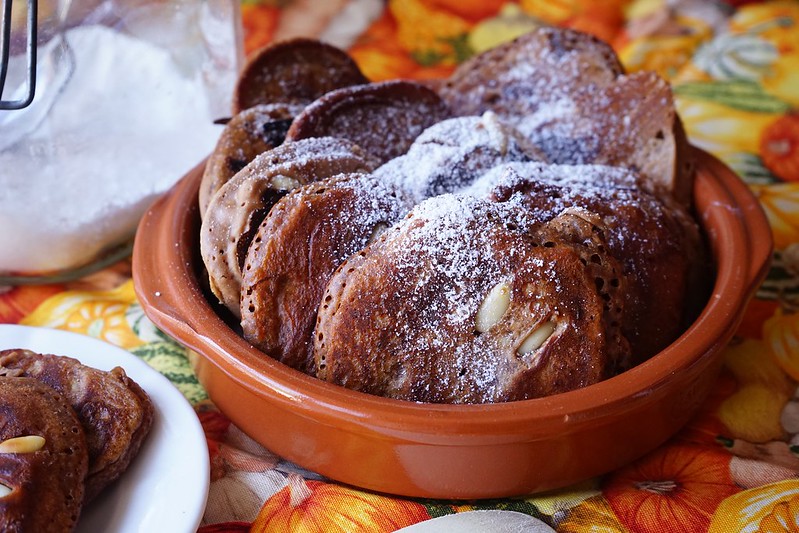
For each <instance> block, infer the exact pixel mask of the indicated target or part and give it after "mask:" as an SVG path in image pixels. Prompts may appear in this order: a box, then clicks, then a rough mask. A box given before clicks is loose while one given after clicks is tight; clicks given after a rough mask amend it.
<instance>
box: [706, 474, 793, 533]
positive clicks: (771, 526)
mask: <svg viewBox="0 0 799 533" xmlns="http://www.w3.org/2000/svg"><path fill="white" fill-rule="evenodd" d="M728 531H751V532H761V533H770V532H774V533H776V532H788V531H799V480H797V479H791V480H786V481H780V482H777V483H772V484H770V485H765V486H763V487H758V488H754V489H749V490H745V491H742V492H739V493H738V494H734V495H732V496H730V497H728V498H726V499H725V500H724V501H722V502H721V504H720V505H719V506H718V508H717V509H716V512H715V513H714V514H713V518H712V520H711V522H710V527H709V528H708V533H727V532H728Z"/></svg>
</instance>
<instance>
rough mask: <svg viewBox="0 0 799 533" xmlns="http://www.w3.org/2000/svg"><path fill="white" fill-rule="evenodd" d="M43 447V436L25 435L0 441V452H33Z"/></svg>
mask: <svg viewBox="0 0 799 533" xmlns="http://www.w3.org/2000/svg"><path fill="white" fill-rule="evenodd" d="M43 447H44V437H40V436H39V435H25V436H22V437H14V438H11V439H8V440H4V441H3V442H0V453H33V452H36V451H39V450H41V449H42V448H43Z"/></svg>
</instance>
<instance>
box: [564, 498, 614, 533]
mask: <svg viewBox="0 0 799 533" xmlns="http://www.w3.org/2000/svg"><path fill="white" fill-rule="evenodd" d="M625 531H627V529H626V528H625V527H624V526H623V525H622V524H621V522H619V519H618V518H617V517H616V514H615V513H614V512H613V509H611V507H610V505H608V502H607V500H605V498H603V497H602V495H601V494H600V495H597V496H592V497H591V498H588V499H587V500H585V501H583V502H582V503H580V504H579V505H577V506H576V507H572V508H571V510H569V512H568V514H567V515H566V517H565V519H564V520H563V521H561V522H559V523H558V532H559V533H584V532H591V533H623V532H625Z"/></svg>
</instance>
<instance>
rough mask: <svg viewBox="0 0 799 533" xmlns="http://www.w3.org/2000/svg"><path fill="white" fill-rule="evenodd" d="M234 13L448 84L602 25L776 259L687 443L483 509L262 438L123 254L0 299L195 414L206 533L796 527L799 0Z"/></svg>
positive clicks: (256, 24)
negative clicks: (98, 344)
mask: <svg viewBox="0 0 799 533" xmlns="http://www.w3.org/2000/svg"><path fill="white" fill-rule="evenodd" d="M242 15H243V23H244V30H245V32H244V36H245V48H246V50H247V51H252V50H254V49H256V48H258V47H260V46H262V45H264V44H266V43H268V42H270V41H271V40H276V39H282V38H287V37H291V36H297V35H308V36H318V37H321V38H323V39H325V40H328V41H330V42H333V43H334V44H337V45H339V46H341V47H343V48H345V49H347V50H349V52H350V53H351V54H352V56H353V57H354V58H355V59H356V60H357V62H358V63H359V64H360V66H361V68H362V70H363V71H364V73H365V74H366V75H367V76H368V77H369V78H371V79H373V80H381V79H388V78H397V77H404V78H430V77H440V76H445V75H447V74H448V73H449V72H451V70H452V69H453V68H454V66H455V65H456V64H457V63H458V62H460V61H462V60H464V59H465V58H467V57H469V56H470V55H471V54H474V53H475V52H479V51H482V50H485V49H487V48H489V47H491V46H493V45H496V44H497V43H499V42H502V41H503V40H506V39H509V38H512V37H514V36H516V35H519V34H520V33H522V32H525V31H527V30H529V29H531V28H534V27H536V26H538V25H541V24H557V25H563V26H568V27H572V28H576V29H579V30H583V31H587V32H590V33H593V34H595V35H597V36H599V37H601V38H603V39H605V40H607V41H608V42H610V43H612V44H613V46H614V47H615V48H616V50H617V51H618V53H619V55H620V57H621V58H622V61H623V62H624V64H625V66H626V67H627V69H628V70H630V71H635V70H640V69H652V70H656V71H657V72H659V73H660V74H661V75H662V76H664V77H666V78H667V79H669V80H670V81H671V82H672V83H673V87H674V91H675V94H676V97H677V98H676V99H677V105H678V110H679V112H680V114H681V116H682V119H683V121H684V123H685V126H686V130H687V132H688V135H689V138H690V140H691V141H692V142H693V143H694V144H696V145H698V146H700V147H702V148H704V149H706V150H708V151H710V152H712V153H714V154H716V155H717V156H719V157H720V158H721V159H722V160H724V161H725V162H726V163H727V164H728V165H730V166H731V167H732V168H733V169H734V170H735V171H736V172H737V173H738V174H739V175H740V176H741V177H742V178H743V179H744V180H745V181H746V182H747V183H748V184H749V185H750V187H751V188H752V190H753V191H754V192H755V194H756V195H757V197H758V198H759V199H760V201H761V202H762V205H763V207H764V209H765V211H766V213H767V216H768V218H769V220H770V222H771V225H772V228H773V232H774V240H775V248H776V250H775V255H774V262H773V267H772V269H771V272H770V273H769V275H768V278H767V280H766V281H765V282H764V283H763V285H762V287H761V288H760V290H759V291H758V293H757V296H756V298H755V300H753V301H752V303H751V304H750V305H749V308H748V310H747V312H746V316H745V318H744V321H743V323H742V325H741V326H740V328H739V330H738V332H737V335H736V337H735V339H734V340H733V341H732V342H731V343H730V345H729V347H728V348H727V349H726V353H725V365H724V369H723V371H722V374H721V376H720V377H719V379H718V381H717V383H716V386H715V388H714V390H713V392H712V394H711V396H710V398H709V399H708V400H707V402H706V403H705V405H704V407H703V409H701V412H699V413H698V414H697V416H696V417H695V418H694V419H693V420H692V421H691V422H690V423H689V424H688V425H687V426H686V427H685V428H684V429H683V430H682V431H681V432H680V433H678V434H677V435H676V436H675V437H674V438H672V439H671V440H670V441H669V442H667V443H666V444H665V445H663V446H662V447H660V448H659V449H657V450H655V451H653V452H652V453H650V454H648V455H647V456H645V457H643V458H642V459H640V460H638V461H636V462H635V463H633V464H631V465H629V466H626V467H624V468H622V469H620V470H618V471H615V472H612V473H610V474H608V475H605V476H603V477H601V478H597V479H592V480H589V481H586V482H584V483H581V484H579V485H578V486H573V487H569V488H566V489H563V490H559V491H555V492H552V493H547V494H537V495H530V496H528V497H519V498H513V499H503V500H492V501H477V502H447V501H421V500H407V499H400V498H392V497H389V496H385V495H376V494H371V493H368V492H363V491H359V490H355V489H353V488H348V487H344V486H341V485H337V484H336V483H333V482H330V481H328V480H325V479H323V478H321V477H320V476H317V475H315V474H313V473H311V472H308V471H305V470H303V469H301V468H299V467H297V466H296V465H293V464H291V463H288V462H286V461H284V460H282V459H281V458H280V457H278V456H276V455H275V454H273V453H271V452H270V451H269V450H265V449H263V448H262V447H260V446H259V445H257V444H256V443H254V442H253V441H251V440H250V439H249V438H248V437H247V436H246V435H244V434H243V433H242V432H241V431H240V430H239V429H238V428H236V427H235V426H234V425H233V424H231V423H230V421H229V420H227V419H226V418H225V416H224V415H223V414H222V413H220V412H219V411H218V410H217V409H216V408H215V407H214V405H213V404H212V403H211V402H210V401H209V399H208V397H207V395H206V393H205V391H204V390H203V388H202V386H201V385H200V384H199V383H198V382H197V380H196V378H195V376H194V374H193V373H192V370H191V368H190V366H189V363H188V359H187V352H186V349H185V348H183V347H182V346H180V345H179V344H177V343H176V342H175V341H173V340H172V339H170V338H169V337H168V336H166V335H165V334H163V333H162V332H160V331H159V330H158V329H157V328H156V327H155V326H154V325H153V324H152V323H151V322H150V321H149V320H148V319H147V317H146V316H145V315H144V313H143V311H142V309H141V307H140V305H139V304H138V302H137V301H136V297H135V294H134V292H133V285H132V281H131V273H130V263H129V261H122V262H120V263H118V264H116V265H114V266H113V267H111V268H108V269H106V270H104V271H102V272H99V273H96V274H92V275H89V276H87V277H85V278H83V279H80V280H78V281H75V282H70V283H68V284H61V285H45V286H21V287H13V288H12V287H3V288H0V322H4V323H20V324H27V325H35V326H44V327H52V328H60V329H66V330H71V331H76V332H80V333H84V334H86V335H90V336H94V337H98V338H101V339H104V340H106V341H110V342H111V343H113V344H116V345H119V346H122V347H124V348H126V349H128V350H130V351H131V352H132V353H134V354H135V355H137V356H139V357H141V358H142V359H143V360H145V361H146V362H147V363H149V364H150V365H151V366H153V367H154V368H156V369H157V370H159V371H160V372H162V373H163V374H165V375H166V376H167V377H168V378H169V379H170V380H171V381H172V382H173V383H174V384H175V385H176V386H177V387H178V388H179V389H180V390H181V391H182V392H183V394H184V395H185V396H186V398H188V400H189V401H190V402H191V403H192V405H194V406H195V409H196V412H197V415H198V417H199V418H200V420H201V421H202V425H203V427H204V429H205V433H206V437H207V441H208V449H209V452H210V458H211V480H212V481H211V487H210V493H209V497H208V506H207V509H206V511H205V516H204V519H203V522H202V526H201V529H200V531H203V532H206V533H207V532H211V531H247V530H253V531H308V532H311V531H339V530H340V531H354V530H357V531H393V530H395V529H397V528H400V527H402V526H405V525H409V524H413V523H416V522H420V521H423V520H426V519H429V518H431V517H437V516H441V515H446V514H451V513H457V512H462V511H466V510H471V509H511V510H515V511H520V512H523V513H527V514H529V515H532V516H533V517H536V518H537V519H539V520H541V521H542V522H544V523H545V524H546V525H547V526H548V527H550V528H552V529H553V530H555V531H559V532H588V531H592V532H623V531H630V532H664V531H669V532H671V531H673V532H693V531H702V532H703V531H712V532H727V531H762V532H766V531H768V532H772V531H799V389H798V388H797V381H799V314H797V313H796V311H797V308H798V307H799V2H796V1H781V2H746V1H728V2H721V1H702V0H685V1H683V0H669V1H664V0H635V1H625V0H607V1H604V2H592V1H589V0H555V1H544V0H519V1H518V2H514V1H508V0H389V1H388V2H383V1H380V0H328V1H325V2H311V1H310V0H308V1H303V0H293V1H292V0H244V3H243V4H242ZM620 445H623V443H620Z"/></svg>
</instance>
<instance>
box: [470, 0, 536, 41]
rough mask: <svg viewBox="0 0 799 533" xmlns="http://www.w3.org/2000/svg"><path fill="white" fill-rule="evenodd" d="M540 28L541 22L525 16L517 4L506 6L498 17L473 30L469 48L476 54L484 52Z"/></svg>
mask: <svg viewBox="0 0 799 533" xmlns="http://www.w3.org/2000/svg"><path fill="white" fill-rule="evenodd" d="M539 26H541V22H540V21H539V20H538V19H537V18H535V17H531V16H529V15H527V14H525V13H524V11H522V10H521V8H520V7H519V6H518V5H517V4H506V5H505V6H504V7H503V8H502V10H501V11H500V12H499V14H498V15H497V16H496V17H493V18H490V19H486V20H484V21H482V22H480V23H478V24H477V25H476V26H475V27H474V28H472V31H471V32H470V33H469V46H470V47H471V49H472V51H474V52H475V53H480V52H484V51H486V50H488V49H490V48H494V47H495V46H497V45H500V44H502V43H504V42H508V41H512V40H513V39H515V38H516V37H519V36H520V35H524V34H525V33H528V32H530V31H532V30H534V29H535V28H537V27H539Z"/></svg>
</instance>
